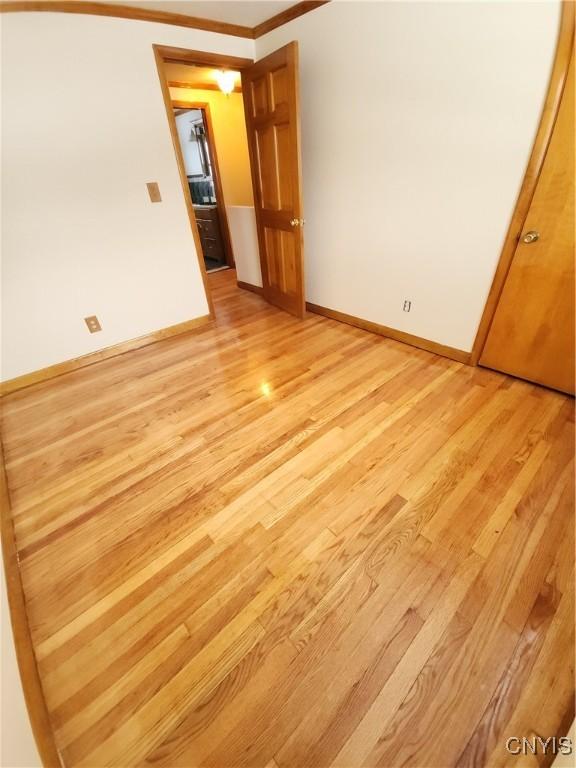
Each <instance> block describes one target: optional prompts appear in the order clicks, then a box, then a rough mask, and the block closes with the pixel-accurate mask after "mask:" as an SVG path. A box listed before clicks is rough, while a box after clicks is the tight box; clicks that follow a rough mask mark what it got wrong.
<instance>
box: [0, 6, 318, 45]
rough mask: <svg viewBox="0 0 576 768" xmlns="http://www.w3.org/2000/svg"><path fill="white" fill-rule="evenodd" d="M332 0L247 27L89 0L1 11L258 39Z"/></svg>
mask: <svg viewBox="0 0 576 768" xmlns="http://www.w3.org/2000/svg"><path fill="white" fill-rule="evenodd" d="M329 1H330V0H319V1H317V2H311V1H310V0H305V2H300V3H296V4H295V5H293V6H292V7H290V8H287V9H286V10H285V11H282V12H281V13H277V14H276V15H275V16H272V17H271V18H270V19H267V20H266V21H263V22H262V23H261V24H257V25H256V26H255V27H246V26H244V25H242V24H229V23H228V22H224V21H214V20H213V19H204V18H200V17H199V16H187V15H186V14H183V13H172V12H170V11H157V10H149V9H147V8H137V7H134V6H132V5H114V4H112V3H99V2H89V1H88V0H2V1H1V2H0V13H24V12H51V13H80V14H87V15H91V16H112V17H114V18H118V19H132V20H134V21H151V22H155V23H157V24H172V25H173V26H177V27H188V28H191V29H202V30H204V31H206V32H217V33H219V34H222V35H233V36H234V37H244V38H249V39H256V38H258V37H261V36H262V35H265V34H266V33H267V32H270V31H271V30H273V29H276V28H277V27H281V26H282V25H283V24H286V23H287V22H288V21H292V20H293V19H297V18H298V17H299V16H302V15H304V14H305V13H308V12H309V11H313V10H314V9H315V8H319V7H320V6H321V5H326V3H327V2H329Z"/></svg>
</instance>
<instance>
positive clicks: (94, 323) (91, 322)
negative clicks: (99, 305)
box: [84, 315, 102, 333]
mask: <svg viewBox="0 0 576 768" xmlns="http://www.w3.org/2000/svg"><path fill="white" fill-rule="evenodd" d="M84 322H85V323H86V325H87V326H88V330H89V331H90V333H96V332H97V331H101V330H102V326H101V325H100V320H98V318H97V317H96V315H90V317H85V318H84Z"/></svg>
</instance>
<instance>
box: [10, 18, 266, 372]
mask: <svg viewBox="0 0 576 768" xmlns="http://www.w3.org/2000/svg"><path fill="white" fill-rule="evenodd" d="M152 43H159V44H165V45H174V46H181V47H185V48H191V49H197V50H209V51H215V52H221V53H228V54H231V55H237V56H246V57H252V55H253V46H254V43H253V41H251V40H245V39H243V38H237V37H229V36H225V35H219V34H215V33H210V32H203V31H200V30H192V29H180V28H177V27H173V26H169V25H163V24H150V23H147V22H135V21H129V20H124V19H112V18H104V17H97V16H81V15H78V16H77V15H71V14H57V13H22V14H17V13H16V14H9V15H6V16H5V17H4V18H3V25H2V57H3V82H2V100H3V121H4V122H3V147H2V149H3V169H2V170H3V182H2V183H3V210H2V215H3V224H4V227H3V240H2V246H3V248H2V251H3V253H2V273H3V274H2V278H3V297H2V299H3V300H2V313H3V338H2V363H3V371H2V376H3V378H4V379H10V378H13V377H15V376H19V375H20V374H24V373H27V372H29V371H34V370H37V369H39V368H43V367H44V366H48V365H51V364H53V363H58V362H60V361H63V360H68V359H70V358H74V357H77V356H80V355H84V354H86V353H89V352H92V351H94V350H96V349H100V348H102V347H106V346H109V345H112V344H115V343H118V342H121V341H124V340H126V339H131V338H136V337H138V336H141V335H143V334H147V333H150V332H152V331H154V330H157V329H159V328H163V327H166V326H169V325H173V324H176V323H179V322H183V321H185V320H189V319H191V318H194V317H198V316H201V315H204V314H206V313H207V312H208V306H207V301H206V297H205V294H204V289H203V285H202V280H201V276H200V271H199V266H198V261H197V258H196V254H195V249H194V241H193V239H192V234H191V231H190V226H189V222H188V217H187V215H186V209H185V203H184V197H183V194H182V189H181V186H180V181H179V178H178V173H177V166H176V160H175V156H174V151H173V148H172V143H171V139H170V134H169V131H168V125H167V120H166V114H165V110H164V104H163V101H162V95H161V92H160V85H159V81H158V75H157V72H156V65H155V61H154V56H153V52H152ZM147 181H157V182H158V183H159V185H160V190H161V194H162V199H163V202H162V203H160V204H151V203H150V202H149V199H148V196H147V191H146V186H145V184H146V182H147ZM92 314H96V315H98V317H99V318H100V321H101V323H102V327H103V330H102V332H101V333H96V334H93V335H90V334H89V333H88V331H87V329H86V327H85V325H84V323H83V318H84V317H85V316H87V315H92Z"/></svg>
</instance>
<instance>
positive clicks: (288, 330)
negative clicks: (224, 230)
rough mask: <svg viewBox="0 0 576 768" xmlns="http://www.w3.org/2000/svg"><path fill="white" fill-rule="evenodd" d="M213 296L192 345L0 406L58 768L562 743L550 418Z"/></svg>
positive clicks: (566, 579) (518, 388) (563, 685)
mask: <svg viewBox="0 0 576 768" xmlns="http://www.w3.org/2000/svg"><path fill="white" fill-rule="evenodd" d="M209 281H210V285H211V288H212V291H213V295H214V303H215V308H216V320H215V323H214V324H213V325H212V326H210V327H205V328H201V329H198V331H196V332H194V333H190V334H185V335H183V336H180V337H175V338H172V339H169V340H166V341H163V342H161V343H158V344H154V345H152V346H149V347H146V348H141V349H139V350H135V351H134V352H130V353H127V354H125V355H122V356H120V357H117V358H113V359H109V360H106V361H103V362H101V363H98V364H96V365H93V366H90V367H89V368H86V369H82V370H79V371H76V372H73V373H70V374H67V375H65V376H62V377H60V378H58V379H55V380H53V381H47V382H43V383H42V384H39V385H36V386H33V387H30V388H29V389H26V390H22V391H20V392H15V393H12V394H11V395H8V396H6V397H5V398H4V399H3V401H2V429H3V435H4V441H5V446H6V463H7V476H8V484H9V490H10V493H11V499H12V504H13V510H12V513H13V518H14V525H15V532H16V543H17V548H18V553H19V558H20V562H21V567H22V576H23V584H24V589H25V595H26V603H27V610H28V614H29V619H30V626H31V631H32V636H33V642H34V647H35V652H36V657H37V660H38V668H39V673H40V677H41V681H42V685H43V688H44V692H45V698H46V701H47V705H48V709H49V713H50V717H51V721H52V725H53V728H54V732H55V738H56V742H57V744H58V747H59V749H60V750H61V753H62V755H63V759H64V761H65V765H66V766H70V767H71V766H90V768H100V766H118V767H119V768H120V767H122V768H129V767H130V766H143V765H147V766H151V765H153V766H163V768H175V767H176V766H182V767H184V766H186V768H191V766H194V767H195V768H196V766H211V767H213V768H231V767H232V766H254V768H293V767H294V768H296V767H302V768H304V767H309V766H310V767H311V766H313V767H314V768H328V766H330V765H334V766H339V767H341V768H360V766H365V765H366V766H376V765H381V766H386V768H395V767H396V766H398V767H400V766H409V768H430V766H432V765H434V766H442V768H445V767H448V766H461V767H462V768H471V766H475V767H476V766H487V767H488V766H489V767H490V768H496V766H507V765H512V762H513V761H512V757H511V756H510V755H508V754H507V753H506V751H505V747H504V743H505V739H506V737H508V736H509V735H516V736H520V737H521V736H523V735H526V736H531V735H533V734H539V735H546V736H553V735H560V734H561V732H562V731H563V729H565V728H566V725H567V719H568V718H569V717H570V715H571V713H573V703H572V695H573V689H574V685H573V642H574V640H573V626H574V595H573V591H574V590H573V576H574V487H573V458H574V402H573V400H572V399H570V398H568V397H566V396H564V395H561V394H558V393H556V392H552V391H548V390H545V389H543V388H539V387H536V386H532V385H530V384H528V383H526V382H521V381H518V380H514V379H511V378H508V377H506V376H503V375H500V374H497V373H495V372H492V371H488V370H483V369H479V368H472V367H468V366H464V365H461V364H459V363H456V362H454V361H452V360H447V359H444V358H441V357H437V356H435V355H433V354H430V353H427V352H424V351H422V350H417V349H414V348H412V347H409V346H405V345H403V344H400V343H398V342H394V341H391V340H388V339H384V338H382V337H379V336H375V335H372V334H369V333H367V332H365V331H362V330H360V329H358V328H354V327H351V326H347V325H343V324H340V323H337V322H335V321H333V320H330V319H327V318H325V317H321V316H318V315H308V316H307V317H306V318H305V319H304V320H297V319H295V318H292V317H291V316H289V315H287V314H285V313H283V312H281V311H280V310H277V309H275V308H273V307H271V306H269V305H267V304H266V303H265V302H264V301H263V299H262V298H261V297H259V296H256V295H254V294H252V293H246V292H243V291H241V290H239V289H238V288H237V287H236V284H235V274H234V272H233V271H227V272H220V273H217V274H213V275H210V277H209ZM431 736H433V738H431ZM544 764H546V763H545V762H543V763H542V765H544Z"/></svg>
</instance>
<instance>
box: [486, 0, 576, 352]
mask: <svg viewBox="0 0 576 768" xmlns="http://www.w3.org/2000/svg"><path fill="white" fill-rule="evenodd" d="M575 9H576V5H575V3H574V0H562V16H561V19H560V29H559V32H558V43H557V45H556V55H555V57H554V65H553V67H552V72H551V74H550V82H549V84H548V91H547V93H546V100H545V102H544V106H543V109H542V115H541V117H540V123H539V126H538V131H537V133H536V137H535V139H534V146H533V148H532V153H531V155H530V160H529V161H528V167H527V168H526V173H525V174H524V179H523V181H522V186H521V188H520V192H519V194H518V199H517V201H516V206H515V208H514V212H513V214H512V219H511V221H510V226H509V227H508V231H507V233H506V238H505V240H504V245H503V246H502V253H501V254H500V259H499V261H498V266H497V267H496V273H495V274H494V279H493V280H492V285H491V287H490V292H489V294H488V298H487V299H486V305H485V307H484V311H483V313H482V318H481V320H480V324H479V326H478V331H477V333H476V338H475V339H474V345H473V348H472V356H471V363H472V365H476V364H477V362H478V360H479V359H480V355H481V353H482V349H483V347H484V344H485V342H486V337H487V336H488V332H489V330H490V324H491V323H492V318H493V317H494V313H495V312H496V307H497V305H498V301H499V300H500V295H501V293H502V290H503V288H504V284H505V282H506V278H507V276H508V271H509V269H510V265H511V264H512V259H513V258H514V253H515V252H516V247H517V245H518V239H519V237H520V235H521V233H522V230H523V227H524V222H525V220H526V217H527V215H528V211H529V210H530V205H531V204H532V198H533V197H534V193H535V191H536V185H537V184H538V179H539V178H540V173H541V172H542V167H543V165H544V160H545V158H546V153H547V151H548V146H549V144H550V139H551V137H552V132H553V130H554V125H555V123H556V117H557V115H558V110H559V108H560V101H561V99H562V94H563V92H564V86H565V83H566V79H567V77H568V68H569V65H570V58H571V56H572V50H573V47H574V30H575V26H574V25H575Z"/></svg>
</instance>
